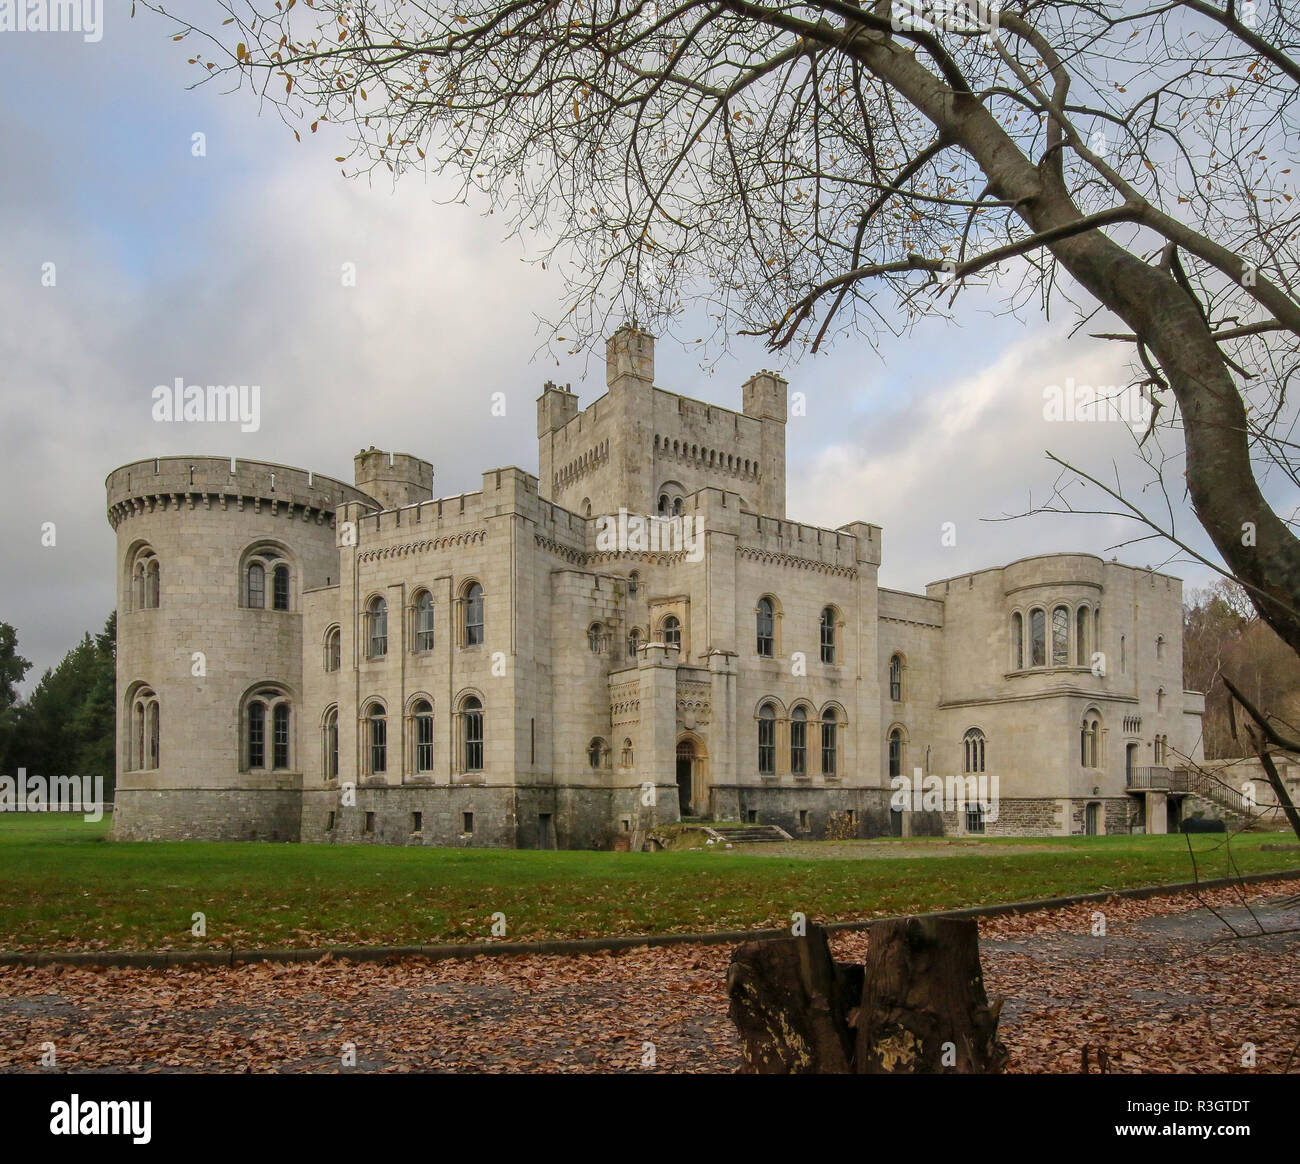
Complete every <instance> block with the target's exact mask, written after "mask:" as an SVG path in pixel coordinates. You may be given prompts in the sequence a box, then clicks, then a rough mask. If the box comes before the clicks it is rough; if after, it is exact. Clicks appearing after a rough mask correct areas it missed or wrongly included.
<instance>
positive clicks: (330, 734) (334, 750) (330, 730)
mask: <svg viewBox="0 0 1300 1164" xmlns="http://www.w3.org/2000/svg"><path fill="white" fill-rule="evenodd" d="M322 750H323V752H324V755H325V763H324V769H325V770H324V773H323V775H324V777H325V779H326V780H337V779H338V775H339V709H338V708H337V707H331V708H330V709H329V711H328V712H326V713H325V739H324V741H323V743H322Z"/></svg>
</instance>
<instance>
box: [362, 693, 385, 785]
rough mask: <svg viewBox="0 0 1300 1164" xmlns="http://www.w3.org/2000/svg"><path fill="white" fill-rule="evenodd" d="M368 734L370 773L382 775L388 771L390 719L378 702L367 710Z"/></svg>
mask: <svg viewBox="0 0 1300 1164" xmlns="http://www.w3.org/2000/svg"><path fill="white" fill-rule="evenodd" d="M366 734H367V736H368V737H369V739H368V741H367V742H368V744H369V747H370V774H371V775H372V776H381V775H383V773H385V772H387V771H388V719H387V717H385V715H384V709H383V708H382V707H381V706H380V705H379V704H377V703H372V704H371V705H370V707H369V709H368V710H367V712H366Z"/></svg>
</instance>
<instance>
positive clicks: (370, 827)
mask: <svg viewBox="0 0 1300 1164" xmlns="http://www.w3.org/2000/svg"><path fill="white" fill-rule="evenodd" d="M374 831H375V814H374V813H373V812H368V813H366V832H368V833H373V832H374Z"/></svg>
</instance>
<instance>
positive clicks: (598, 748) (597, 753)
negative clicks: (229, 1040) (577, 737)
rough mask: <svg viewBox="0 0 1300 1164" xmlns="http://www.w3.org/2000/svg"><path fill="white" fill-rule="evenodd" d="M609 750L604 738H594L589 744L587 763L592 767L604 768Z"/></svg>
mask: <svg viewBox="0 0 1300 1164" xmlns="http://www.w3.org/2000/svg"><path fill="white" fill-rule="evenodd" d="M607 752H608V749H607V748H606V746H605V741H604V740H602V739H599V738H597V739H594V740H592V741H591V743H589V744H588V745H587V763H588V764H589V765H590V766H591V767H592V768H603V767H604V766H605V756H606V754H607Z"/></svg>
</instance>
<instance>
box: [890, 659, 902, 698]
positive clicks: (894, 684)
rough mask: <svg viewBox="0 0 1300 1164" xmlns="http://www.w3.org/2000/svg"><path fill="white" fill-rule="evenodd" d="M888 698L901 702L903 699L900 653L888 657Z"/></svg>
mask: <svg viewBox="0 0 1300 1164" xmlns="http://www.w3.org/2000/svg"><path fill="white" fill-rule="evenodd" d="M889 698H890V699H891V700H893V701H894V702H895V703H901V702H902V700H903V657H902V656H901V655H890V657H889Z"/></svg>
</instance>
